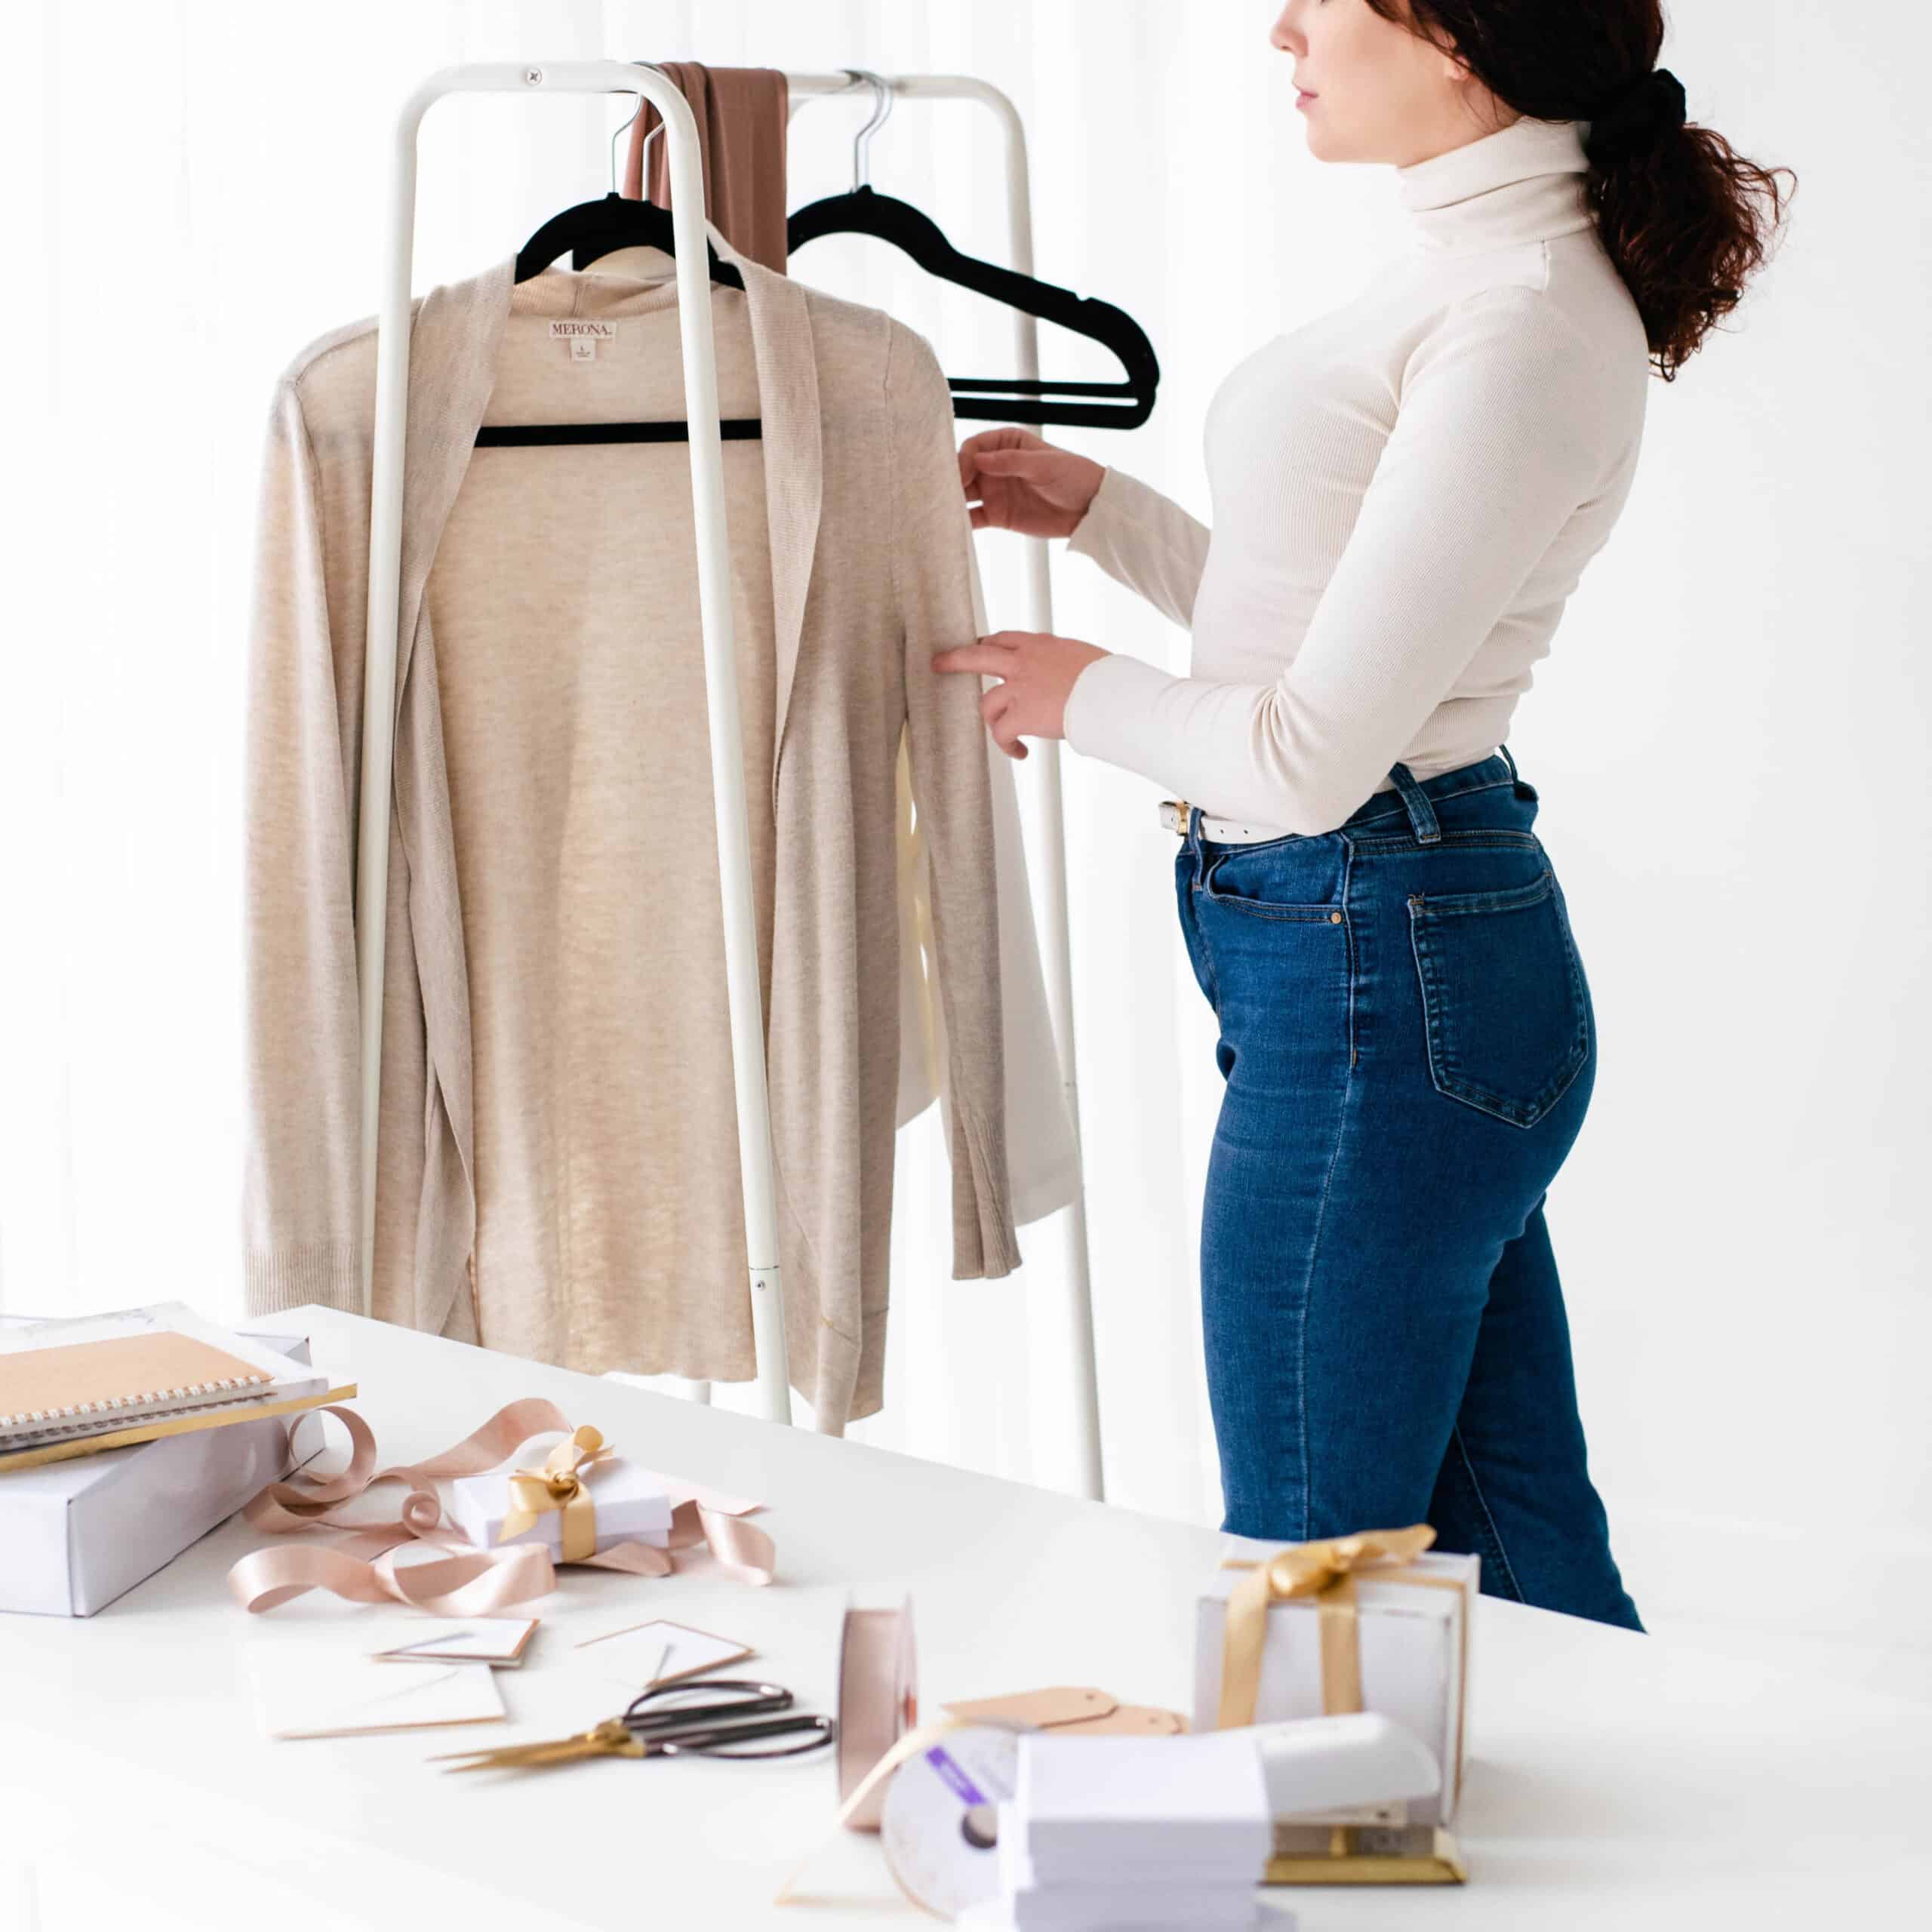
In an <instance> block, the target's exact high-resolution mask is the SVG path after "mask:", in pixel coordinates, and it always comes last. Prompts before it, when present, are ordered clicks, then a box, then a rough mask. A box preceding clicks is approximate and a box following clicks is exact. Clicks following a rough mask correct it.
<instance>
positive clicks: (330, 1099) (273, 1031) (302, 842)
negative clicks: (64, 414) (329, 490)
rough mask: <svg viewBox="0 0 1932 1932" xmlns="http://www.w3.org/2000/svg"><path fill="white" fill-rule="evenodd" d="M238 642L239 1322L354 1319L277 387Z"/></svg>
mask: <svg viewBox="0 0 1932 1932" xmlns="http://www.w3.org/2000/svg"><path fill="white" fill-rule="evenodd" d="M255 541H256V557H255V571H254V598H253V606H252V611H251V626H250V637H249V648H248V721H247V731H248V748H247V758H246V778H245V784H246V798H247V812H248V820H247V823H248V833H247V846H246V851H245V858H244V875H245V881H246V891H247V902H246V908H245V916H244V927H243V930H244V934H245V948H246V962H245V963H246V986H247V1013H246V1023H245V1031H246V1041H247V1046H246V1054H247V1066H246V1091H247V1149H248V1157H247V1168H246V1176H245V1183H244V1187H243V1201H242V1217H243V1223H244V1289H245V1298H246V1306H247V1308H248V1312H249V1313H250V1314H251V1315H266V1314H271V1313H272V1312H275V1310H277V1309H285V1308H294V1307H296V1306H300V1304H301V1303H305V1302H319V1303H323V1304H325V1306H329V1307H333V1308H342V1309H350V1310H352V1311H353V1312H355V1313H357V1314H360V1313H361V1312H362V1287H361V1270H360V1267H359V1265H358V1256H359V1245H358V1203H359V1201H360V1199H361V1175H360V1173H359V1171H358V1150H359V1149H360V1146H361V1085H360V1077H359V1073H358V1054H359V1047H358V1041H359V1039H360V1030H359V1019H358V1005H357V998H356V977H355V906H354V888H353V882H352V875H353V866H354V848H353V838H354V832H353V827H352V812H351V809H350V806H349V798H350V792H349V779H348V773H349V758H350V755H351V751H352V744H353V742H354V741H353V740H352V739H350V738H346V737H345V735H344V726H343V718H342V715H341V712H340V703H339V700H338V694H337V683H336V665H335V659H334V654H333V651H332V650H331V632H330V622H329V600H328V578H327V574H326V570H325V561H324V553H323V543H322V509H321V482H320V478H319V476H318V472H317V469H316V464H315V452H314V451H313V450H312V448H311V447H310V445H309V432H308V427H307V425H306V422H305V420H304V419H303V411H302V403H301V399H300V395H299V394H298V392H297V389H296V387H295V386H294V383H293V382H291V381H288V380H284V381H283V382H282V383H281V385H280V386H279V388H278V390H277V392H276V395H275V405H274V409H273V412H272V415H271V417H270V420H269V435H268V445H267V449H266V455H265V457H264V460H263V469H262V477H261V488H260V506H259V512H258V515H257V524H256V534H255Z"/></svg>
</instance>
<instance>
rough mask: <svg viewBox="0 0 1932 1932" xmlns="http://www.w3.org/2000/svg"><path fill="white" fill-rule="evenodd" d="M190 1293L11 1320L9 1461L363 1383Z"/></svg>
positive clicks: (5, 1434)
mask: <svg viewBox="0 0 1932 1932" xmlns="http://www.w3.org/2000/svg"><path fill="white" fill-rule="evenodd" d="M353 1393H354V1390H353V1389H348V1388H345V1389H331V1387H330V1386H329V1385H328V1377H325V1376H323V1375H319V1374H317V1373H316V1372H315V1371H314V1370H313V1369H312V1368H309V1367H307V1366H306V1364H297V1363H294V1362H291V1361H290V1360H289V1359H288V1357H287V1356H285V1355H280V1354H278V1353H277V1352H275V1351H274V1350H273V1349H269V1348H266V1347H265V1346H263V1344H262V1343H260V1342H258V1341H256V1340H252V1339H251V1338H249V1337H245V1336H242V1335H238V1334H234V1333H233V1332H232V1331H229V1330H227V1329H224V1328H221V1327H217V1326H216V1325H215V1324H214V1323H212V1322H209V1321H204V1320H203V1319H202V1318H201V1317H200V1316H199V1315H196V1314H195V1312H194V1310H193V1309H190V1308H189V1307H186V1306H185V1305H183V1303H179V1302H171V1303H164V1304H162V1305H160V1306H156V1307H153V1308H142V1309H127V1310H125V1311H124V1312H122V1313H120V1314H118V1315H88V1316H84V1317H82V1318H80V1319H79V1320H77V1321H38V1322H33V1323H30V1324H26V1325H25V1326H22V1327H12V1326H9V1327H5V1328H0V1469H17V1468H21V1467H26V1466H31V1465H33V1464H35V1463H47V1462H58V1461H63V1460H66V1458H68V1457H73V1456H84V1455H91V1454H94V1453H95V1452H96V1451H99V1450H102V1449H107V1448H115V1447H120V1446H122V1444H126V1443H131V1442H146V1441H152V1440H154V1439H155V1438H157V1437H158V1436H162V1435H180V1434H183V1433H185V1432H189V1431H192V1430H198V1429H214V1428H220V1427H222V1426H226V1424H228V1423H236V1422H244V1421H254V1420H258V1419H259V1418H260V1417H264V1416H277V1415H287V1414H293V1413H294V1412H295V1411H297V1410H300V1409H304V1408H312V1407H315V1406H316V1405H317V1404H320V1403H321V1402H325V1401H334V1400H340V1399H341V1398H343V1396H345V1395H352V1394H353Z"/></svg>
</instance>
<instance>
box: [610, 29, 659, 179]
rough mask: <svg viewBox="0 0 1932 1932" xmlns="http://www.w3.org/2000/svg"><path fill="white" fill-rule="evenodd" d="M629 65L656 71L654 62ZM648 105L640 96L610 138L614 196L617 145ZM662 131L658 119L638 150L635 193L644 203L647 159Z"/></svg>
mask: <svg viewBox="0 0 1932 1932" xmlns="http://www.w3.org/2000/svg"><path fill="white" fill-rule="evenodd" d="M631 65H632V66H633V67H648V68H650V69H651V72H654V73H655V72H657V63H656V62H654V61H651V60H633V61H632V63H631ZM648 104H649V103H648V102H647V101H646V100H645V97H644V96H643V95H642V94H639V95H638V97H637V105H636V106H635V107H634V108H632V109H631V118H629V120H628V121H626V122H624V124H623V126H622V127H620V128H619V129H618V130H617V132H616V133H615V134H613V135H612V136H611V193H612V194H615V193H616V192H617V143H619V142H620V140H623V137H625V135H626V134H629V132H630V131H631V129H632V128H633V127H635V125H636V124H637V117H638V115H640V114H641V113H642V112H644V110H645V107H646V106H648ZM663 131H664V123H663V121H662V120H661V119H660V121H659V122H658V123H657V126H656V127H654V128H652V129H651V132H650V133H649V134H647V135H645V137H644V146H642V147H641V148H640V149H638V180H637V192H638V195H639V197H640V198H641V199H643V200H645V201H648V200H649V199H650V198H651V197H650V195H648V193H647V192H645V176H646V174H647V171H648V165H649V164H648V156H649V155H650V152H651V143H652V142H653V141H654V140H657V137H658V136H659V135H660V134H663Z"/></svg>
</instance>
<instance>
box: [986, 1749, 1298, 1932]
mask: <svg viewBox="0 0 1932 1932" xmlns="http://www.w3.org/2000/svg"><path fill="white" fill-rule="evenodd" d="M1271 1842H1272V1826H1271V1823H1270V1820H1269V1801H1268V1789H1267V1783H1266V1778H1265V1777H1264V1775H1263V1768H1262V1763H1261V1758H1260V1754H1259V1753H1258V1752H1257V1750H1256V1749H1255V1747H1254V1739H1253V1737H1252V1736H1251V1734H1247V1733H1244V1732H1239V1731H1230V1732H1224V1733H1218V1734H1217V1733H1209V1734H1206V1735H1204V1736H1197V1737H1148V1738H1140V1737H1051V1736H1048V1735H1045V1734H1031V1735H1029V1736H1028V1737H1024V1738H1023V1739H1022V1740H1020V1768H1019V1778H1018V1785H1017V1789H1016V1791H1015V1792H1014V1798H1013V1801H1012V1802H1011V1804H1005V1805H1002V1806H1001V1809H1000V1822H999V1860H1000V1875H1001V1890H1002V1897H1001V1900H1000V1901H999V1903H998V1907H997V1908H995V1909H986V1912H985V1915H984V1917H983V1918H981V1917H976V1919H975V1922H976V1923H977V1924H990V1925H1001V1926H1011V1927H1013V1928H1014V1932H1035V1928H1051V1932H1086V1928H1089V1927H1094V1928H1098V1927H1109V1928H1116V1927H1150V1928H1151V1927H1176V1928H1179V1927H1186V1928H1188V1932H1211V1928H1214V1927H1234V1926H1238V1927H1247V1926H1251V1925H1254V1924H1257V1923H1260V1922H1262V1909H1261V1907H1260V1903H1259V1901H1258V1899H1257V1893H1256V1887H1257V1886H1258V1885H1259V1884H1260V1881H1261V1876H1262V1872H1263V1868H1264V1867H1265V1866H1266V1863H1267V1860H1268V1856H1269V1847H1270V1844H1271ZM1289 1922H1290V1921H1286V1920H1284V1918H1281V1916H1280V1915H1274V1916H1272V1917H1269V1918H1267V1919H1266V1924H1268V1926H1269V1927H1270V1928H1271V1932H1278V1928H1280V1927H1282V1926H1283V1925H1284V1924H1287V1923H1289Z"/></svg>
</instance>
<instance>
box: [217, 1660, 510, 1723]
mask: <svg viewBox="0 0 1932 1932" xmlns="http://www.w3.org/2000/svg"><path fill="white" fill-rule="evenodd" d="M248 1673H249V1676H250V1678H251V1681H252V1682H253V1684H254V1693H255V1712H256V1715H257V1718H258V1719H259V1720H260V1724H261V1727H262V1730H263V1734H265V1735H266V1736H267V1737H355V1736H358V1735H359V1734H362V1733H365V1732H368V1731H378V1730H423V1729H426V1728H429V1727H432V1726H436V1725H441V1724H488V1723H490V1722H491V1721H500V1720H501V1719H502V1718H503V1699H502V1698H501V1697H500V1696H499V1695H498V1694H497V1681H496V1677H495V1674H494V1672H492V1671H491V1668H490V1666H488V1664H487V1663H378V1662H377V1660H375V1659H374V1658H373V1657H365V1656H364V1655H362V1654H361V1653H360V1652H359V1651H357V1650H355V1649H352V1648H348V1647H344V1646H343V1644H341V1643H340V1642H336V1643H332V1644H295V1643H260V1644H251V1645H250V1646H249V1648H248Z"/></svg>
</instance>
